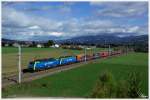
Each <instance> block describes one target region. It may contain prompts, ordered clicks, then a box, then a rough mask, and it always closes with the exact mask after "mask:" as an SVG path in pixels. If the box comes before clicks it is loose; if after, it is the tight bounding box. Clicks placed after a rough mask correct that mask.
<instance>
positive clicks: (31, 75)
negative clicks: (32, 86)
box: [2, 54, 123, 88]
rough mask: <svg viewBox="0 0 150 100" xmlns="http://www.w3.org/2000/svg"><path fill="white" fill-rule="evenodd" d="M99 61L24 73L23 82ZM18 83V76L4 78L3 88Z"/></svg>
mask: <svg viewBox="0 0 150 100" xmlns="http://www.w3.org/2000/svg"><path fill="white" fill-rule="evenodd" d="M120 55H123V54H119V55H113V56H109V57H107V58H103V59H108V58H112V57H114V56H120ZM101 59H102V58H101ZM97 60H99V59H94V60H89V61H86V62H80V63H74V64H70V65H64V66H59V67H56V68H51V69H47V70H43V71H38V72H34V73H32V72H27V73H22V80H21V81H22V82H28V81H32V80H35V79H38V78H42V77H45V76H48V75H53V74H55V73H59V72H61V71H65V70H70V69H73V68H77V67H80V66H81V65H85V64H89V63H91V62H93V61H97ZM17 83H18V75H13V76H9V77H3V78H2V87H3V88H4V87H6V86H8V85H11V84H17Z"/></svg>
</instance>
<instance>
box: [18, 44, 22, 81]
mask: <svg viewBox="0 0 150 100" xmlns="http://www.w3.org/2000/svg"><path fill="white" fill-rule="evenodd" d="M18 58H19V60H18V72H19V73H18V75H19V77H18V82H19V83H21V46H20V45H18Z"/></svg>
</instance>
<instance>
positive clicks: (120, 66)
mask: <svg viewBox="0 0 150 100" xmlns="http://www.w3.org/2000/svg"><path fill="white" fill-rule="evenodd" d="M105 70H107V71H109V72H111V73H112V75H113V76H114V78H115V80H116V81H117V82H118V81H119V80H124V79H127V78H128V75H129V73H130V72H131V71H132V72H140V74H141V75H142V84H141V90H142V93H143V94H144V95H146V96H147V95H148V54H147V53H129V54H128V55H122V56H118V57H113V58H109V59H98V60H96V61H93V62H92V63H90V64H85V65H81V67H78V68H75V69H71V70H68V71H64V72H60V73H57V74H54V75H51V76H47V77H44V78H41V79H38V80H34V81H31V82H28V83H23V84H20V85H18V84H16V85H12V86H9V87H7V88H5V89H2V97H88V96H89V95H90V94H91V92H92V89H93V87H94V86H95V84H96V81H97V79H98V77H99V75H100V74H101V73H102V72H103V71H105Z"/></svg>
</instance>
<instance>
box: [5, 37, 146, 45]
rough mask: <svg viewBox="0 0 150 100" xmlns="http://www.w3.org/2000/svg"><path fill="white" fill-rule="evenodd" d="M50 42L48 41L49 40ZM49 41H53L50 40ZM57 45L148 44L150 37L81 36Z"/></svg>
mask: <svg viewBox="0 0 150 100" xmlns="http://www.w3.org/2000/svg"><path fill="white" fill-rule="evenodd" d="M47 40H48V39H47ZM47 40H45V41H40V40H38V41H34V42H36V43H44V42H47ZM49 40H52V38H51V39H49ZM16 42H17V43H31V42H33V41H18V40H10V39H4V38H2V43H16ZM54 42H55V43H59V44H63V43H70V44H89V45H90V44H135V43H139V44H148V35H141V36H128V37H118V36H114V35H96V36H80V37H74V38H71V39H65V40H54Z"/></svg>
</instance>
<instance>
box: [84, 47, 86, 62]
mask: <svg viewBox="0 0 150 100" xmlns="http://www.w3.org/2000/svg"><path fill="white" fill-rule="evenodd" d="M84 61H85V62H86V47H85V48H84Z"/></svg>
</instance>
